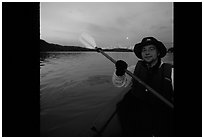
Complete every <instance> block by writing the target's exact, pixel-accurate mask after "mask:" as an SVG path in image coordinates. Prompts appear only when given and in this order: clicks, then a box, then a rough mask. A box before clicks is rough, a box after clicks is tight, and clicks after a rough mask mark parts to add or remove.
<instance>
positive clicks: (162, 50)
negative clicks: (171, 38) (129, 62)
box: [134, 37, 167, 59]
mask: <svg viewBox="0 0 204 139" xmlns="http://www.w3.org/2000/svg"><path fill="white" fill-rule="evenodd" d="M151 44H152V45H154V46H155V47H156V48H157V50H158V51H159V53H160V55H159V57H160V58H162V57H164V56H165V55H166V51H167V50H166V47H165V46H164V44H163V43H162V42H160V41H158V40H157V39H155V38H154V37H145V38H143V39H142V41H141V42H140V43H137V44H135V47H134V53H135V55H136V56H137V57H138V58H139V59H142V55H141V52H142V47H143V46H147V45H151Z"/></svg>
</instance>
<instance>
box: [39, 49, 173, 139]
mask: <svg viewBox="0 0 204 139" xmlns="http://www.w3.org/2000/svg"><path fill="white" fill-rule="evenodd" d="M107 54H109V55H110V56H112V57H113V58H114V59H116V60H119V59H123V60H125V61H126V62H127V63H128V65H133V64H135V63H136V62H137V60H138V59H137V58H136V56H135V54H134V53H131V52H125V53H120V52H116V53H111V52H109V53H107ZM164 59H165V60H166V61H170V62H171V61H172V59H171V56H170V55H169V57H166V58H164ZM114 70H115V66H114V64H113V63H112V62H110V61H109V60H108V59H107V58H105V57H104V56H103V55H101V54H99V53H96V52H57V53H40V107H41V112H40V119H41V123H40V125H41V126H40V132H41V136H68V137H71V136H78V135H79V134H80V133H81V132H82V131H84V130H85V129H86V128H87V127H89V126H90V124H91V123H92V122H93V119H95V118H96V116H97V114H98V113H99V112H100V110H101V109H103V108H104V106H105V104H107V103H108V102H109V101H110V100H111V99H113V98H115V97H116V96H117V95H118V94H119V92H120V91H121V90H122V89H121V88H116V87H114V86H113V85H112V79H111V77H112V74H113V71H114Z"/></svg>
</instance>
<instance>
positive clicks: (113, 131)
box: [81, 86, 131, 137]
mask: <svg viewBox="0 0 204 139" xmlns="http://www.w3.org/2000/svg"><path fill="white" fill-rule="evenodd" d="M129 91H131V86H127V87H126V88H124V89H123V90H122V91H121V92H120V93H119V95H118V96H117V97H116V98H114V99H113V100H112V101H110V103H108V104H107V105H106V106H105V108H104V110H102V112H100V113H99V115H98V116H97V118H96V119H95V120H94V122H93V123H92V125H91V126H90V128H88V130H87V131H85V132H84V133H83V135H81V136H88V137H98V136H100V137H120V136H122V126H121V123H120V120H119V116H118V114H117V104H118V103H119V102H120V101H121V100H122V99H123V97H124V95H125V94H127V93H128V92H129Z"/></svg>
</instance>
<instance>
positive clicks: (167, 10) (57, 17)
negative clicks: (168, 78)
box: [40, 2, 173, 48]
mask: <svg viewBox="0 0 204 139" xmlns="http://www.w3.org/2000/svg"><path fill="white" fill-rule="evenodd" d="M84 32H86V33H88V34H89V35H91V36H92V37H93V38H94V40H95V42H96V45H97V46H98V47H101V48H118V47H120V48H132V47H133V46H134V45H135V44H136V43H139V42H141V40H142V38H144V37H147V36H153V37H155V38H156V39H158V40H160V41H162V42H163V43H172V42H173V3H172V2H41V5H40V38H41V39H43V40H45V41H47V42H49V43H55V44H60V45H64V46H82V47H83V46H84V45H83V44H82V43H81V42H80V41H79V37H80V35H81V34H82V33H84Z"/></svg>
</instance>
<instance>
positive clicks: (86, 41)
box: [79, 33, 96, 49]
mask: <svg viewBox="0 0 204 139" xmlns="http://www.w3.org/2000/svg"><path fill="white" fill-rule="evenodd" d="M79 41H80V42H81V43H82V44H83V45H84V46H85V47H86V48H89V49H93V48H94V49H95V47H96V43H95V40H94V39H93V37H91V36H90V35H89V34H87V33H82V34H81V36H80V37H79Z"/></svg>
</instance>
